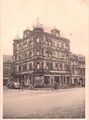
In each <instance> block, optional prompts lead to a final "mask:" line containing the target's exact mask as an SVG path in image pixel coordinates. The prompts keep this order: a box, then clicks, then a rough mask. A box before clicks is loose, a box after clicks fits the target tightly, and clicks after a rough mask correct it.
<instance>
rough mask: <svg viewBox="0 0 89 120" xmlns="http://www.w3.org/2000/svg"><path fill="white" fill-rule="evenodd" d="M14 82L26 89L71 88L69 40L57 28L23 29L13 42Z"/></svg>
mask: <svg viewBox="0 0 89 120" xmlns="http://www.w3.org/2000/svg"><path fill="white" fill-rule="evenodd" d="M13 58H14V67H15V74H14V79H15V80H16V81H19V82H23V83H24V86H27V87H30V86H31V85H32V86H34V87H53V86H54V85H55V84H56V85H57V87H58V88H64V87H69V86H71V71H70V70H71V65H70V64H71V61H70V41H69V40H68V39H66V38H63V37H61V36H60V31H59V30H57V29H53V30H51V32H50V33H48V32H45V31H44V29H43V27H39V26H35V27H34V28H33V30H32V31H31V30H29V29H26V30H25V31H24V32H23V38H22V39H15V40H14V43H13Z"/></svg>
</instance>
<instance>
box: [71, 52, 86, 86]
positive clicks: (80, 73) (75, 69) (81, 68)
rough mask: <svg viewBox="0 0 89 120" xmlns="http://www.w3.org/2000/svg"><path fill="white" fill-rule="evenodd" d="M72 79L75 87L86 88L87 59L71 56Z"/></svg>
mask: <svg viewBox="0 0 89 120" xmlns="http://www.w3.org/2000/svg"><path fill="white" fill-rule="evenodd" d="M71 79H72V85H73V86H78V85H79V86H85V57H84V56H81V55H76V54H71Z"/></svg>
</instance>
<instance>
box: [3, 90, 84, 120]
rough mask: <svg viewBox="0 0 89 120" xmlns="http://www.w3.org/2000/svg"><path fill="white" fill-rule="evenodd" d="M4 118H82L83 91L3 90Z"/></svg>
mask: <svg viewBox="0 0 89 120" xmlns="http://www.w3.org/2000/svg"><path fill="white" fill-rule="evenodd" d="M3 103H4V104H3V117H4V118H8V119H9V118H28V119H30V118H35V119H36V118H38V119H40V118H44V119H45V118H84V117H85V89H84V88H71V89H60V90H24V91H19V90H8V89H5V90H4V100H3Z"/></svg>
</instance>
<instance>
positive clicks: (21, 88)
mask: <svg viewBox="0 0 89 120" xmlns="http://www.w3.org/2000/svg"><path fill="white" fill-rule="evenodd" d="M23 85H24V84H23V81H21V82H20V87H19V89H20V90H22V91H23Z"/></svg>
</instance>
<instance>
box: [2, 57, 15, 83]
mask: <svg viewBox="0 0 89 120" xmlns="http://www.w3.org/2000/svg"><path fill="white" fill-rule="evenodd" d="M11 80H13V57H12V56H11V55H3V85H7V83H8V82H9V81H11Z"/></svg>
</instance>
